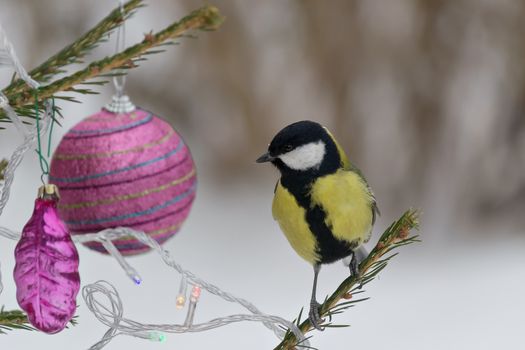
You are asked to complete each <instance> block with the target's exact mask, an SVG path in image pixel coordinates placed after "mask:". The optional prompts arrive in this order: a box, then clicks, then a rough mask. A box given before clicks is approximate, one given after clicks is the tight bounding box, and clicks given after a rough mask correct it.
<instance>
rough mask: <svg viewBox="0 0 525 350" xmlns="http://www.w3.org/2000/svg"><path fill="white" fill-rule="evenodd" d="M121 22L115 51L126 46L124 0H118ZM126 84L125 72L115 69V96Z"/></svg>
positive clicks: (121, 91)
mask: <svg viewBox="0 0 525 350" xmlns="http://www.w3.org/2000/svg"><path fill="white" fill-rule="evenodd" d="M119 7H120V16H121V21H122V22H121V23H120V25H119V27H118V28H117V39H116V41H117V42H116V45H115V53H119V52H120V51H123V50H124V49H125V48H126V20H125V12H124V0H119ZM125 85H126V74H125V73H124V71H123V70H122V69H119V70H117V75H115V76H114V77H113V86H114V87H115V91H116V93H117V97H122V96H123V95H124V86H125Z"/></svg>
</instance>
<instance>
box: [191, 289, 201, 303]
mask: <svg viewBox="0 0 525 350" xmlns="http://www.w3.org/2000/svg"><path fill="white" fill-rule="evenodd" d="M200 296H201V287H199V286H197V285H195V286H193V288H192V289H191V301H192V302H194V303H196V302H197V301H198V300H199V298H200Z"/></svg>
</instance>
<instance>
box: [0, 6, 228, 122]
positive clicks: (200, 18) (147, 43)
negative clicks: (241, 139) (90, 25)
mask: <svg viewBox="0 0 525 350" xmlns="http://www.w3.org/2000/svg"><path fill="white" fill-rule="evenodd" d="M135 2H137V1H136V0H132V1H130V2H128V4H129V3H132V4H135ZM138 3H139V4H140V2H138ZM137 6H138V5H137ZM222 21H223V17H222V15H221V14H220V12H219V10H218V9H217V8H216V7H214V6H211V5H206V6H203V7H201V8H199V9H197V10H195V11H193V12H191V13H190V14H189V15H187V16H186V17H184V18H182V19H181V20H180V21H179V22H175V23H173V24H172V25H170V26H168V27H166V28H165V29H163V30H161V31H159V32H157V33H151V34H147V35H145V37H144V40H142V41H141V42H139V43H137V44H135V45H133V46H131V47H128V48H127V49H125V50H124V51H122V52H119V53H117V54H115V55H113V56H109V57H105V58H103V59H101V60H98V61H95V62H92V63H91V64H89V65H88V66H87V67H85V68H83V69H81V70H79V71H77V72H75V73H72V74H70V75H68V76H66V77H64V78H61V79H58V80H56V81H54V82H52V83H50V84H48V85H46V86H44V87H42V88H40V89H39V93H38V99H39V101H43V100H45V99H47V98H49V97H51V96H53V95H55V94H56V93H58V92H74V93H84V94H85V93H91V91H90V90H88V89H79V88H75V86H76V85H79V84H83V83H85V82H86V81H88V80H91V79H93V78H95V77H101V76H102V77H104V76H105V77H107V76H108V74H109V75H110V76H111V75H114V74H118V73H115V72H113V71H114V70H115V69H118V68H134V67H136V64H135V62H138V61H141V60H143V59H144V57H143V56H144V55H147V54H151V53H156V52H161V51H160V50H151V49H153V48H156V47H159V46H162V45H165V44H166V42H168V43H170V42H171V41H172V40H174V39H176V38H179V37H182V36H184V35H185V34H186V32H188V31H189V30H214V29H216V28H218V27H219V26H220V24H221V23H222ZM103 22H104V21H103ZM104 23H105V22H104ZM99 25H100V24H99ZM95 29H96V28H95ZM95 29H93V30H92V31H91V32H93V31H96V30H95ZM83 47H84V48H86V46H85V45H84V46H83ZM64 50H65V51H66V52H68V50H67V48H66V49H64ZM64 50H63V51H64ZM86 50H89V48H86ZM57 55H58V54H57ZM66 55H67V53H66ZM50 60H51V61H53V60H52V59H50ZM61 62H66V61H65V58H63V59H61ZM37 69H38V68H37ZM57 69H58V68H57ZM42 71H46V72H47V70H45V69H43V70H42ZM56 72H57V71H56ZM51 75H53V74H51ZM40 76H45V74H44V73H40ZM91 83H94V84H100V82H91ZM13 84H16V85H17V86H18V84H19V83H18V82H13V83H12V84H11V85H10V86H8V87H7V88H6V89H4V94H5V95H6V96H7V98H8V99H9V103H10V105H11V106H13V107H14V108H15V109H16V111H17V113H18V114H19V115H22V116H26V117H34V115H33V103H34V93H33V92H32V91H31V88H30V87H28V86H26V85H22V87H21V88H18V87H17V88H15V87H12V85H13ZM55 98H62V99H65V100H69V101H72V102H76V100H75V99H74V98H72V97H70V96H55ZM4 117H5V116H4V115H3V113H2V112H0V121H2V118H4Z"/></svg>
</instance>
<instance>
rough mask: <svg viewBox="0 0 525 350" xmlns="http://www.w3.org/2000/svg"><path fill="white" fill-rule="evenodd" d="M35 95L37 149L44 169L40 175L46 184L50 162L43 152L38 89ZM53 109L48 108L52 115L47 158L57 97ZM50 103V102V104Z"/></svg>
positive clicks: (49, 151) (49, 152)
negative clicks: (45, 179)
mask: <svg viewBox="0 0 525 350" xmlns="http://www.w3.org/2000/svg"><path fill="white" fill-rule="evenodd" d="M34 97H35V105H34V109H35V119H36V122H35V124H36V134H37V149H36V153H37V154H38V160H39V163H40V170H42V175H41V176H40V180H42V184H44V185H45V181H44V177H45V176H48V175H49V162H48V161H47V159H46V157H45V156H44V154H43V152H42V141H41V134H42V133H41V130H40V110H39V107H38V89H35V90H34ZM50 100H51V103H50V105H51V111H49V109H48V108H46V111H45V113H46V115H50V117H51V126H50V128H49V135H48V140H47V158H49V157H50V154H51V136H52V134H53V125H54V124H55V98H54V97H52V98H51V99H50ZM48 105H49V104H48Z"/></svg>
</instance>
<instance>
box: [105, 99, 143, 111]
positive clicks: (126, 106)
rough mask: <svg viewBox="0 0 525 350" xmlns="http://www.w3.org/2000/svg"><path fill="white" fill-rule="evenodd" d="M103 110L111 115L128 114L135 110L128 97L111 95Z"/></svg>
mask: <svg viewBox="0 0 525 350" xmlns="http://www.w3.org/2000/svg"><path fill="white" fill-rule="evenodd" d="M104 108H105V109H106V110H107V111H109V112H111V113H130V112H133V111H134V110H135V109H136V107H135V105H134V104H133V102H131V100H130V99H129V97H128V95H120V96H119V95H113V97H112V98H111V102H110V103H108V104H107V105H106V106H105V107H104Z"/></svg>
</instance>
